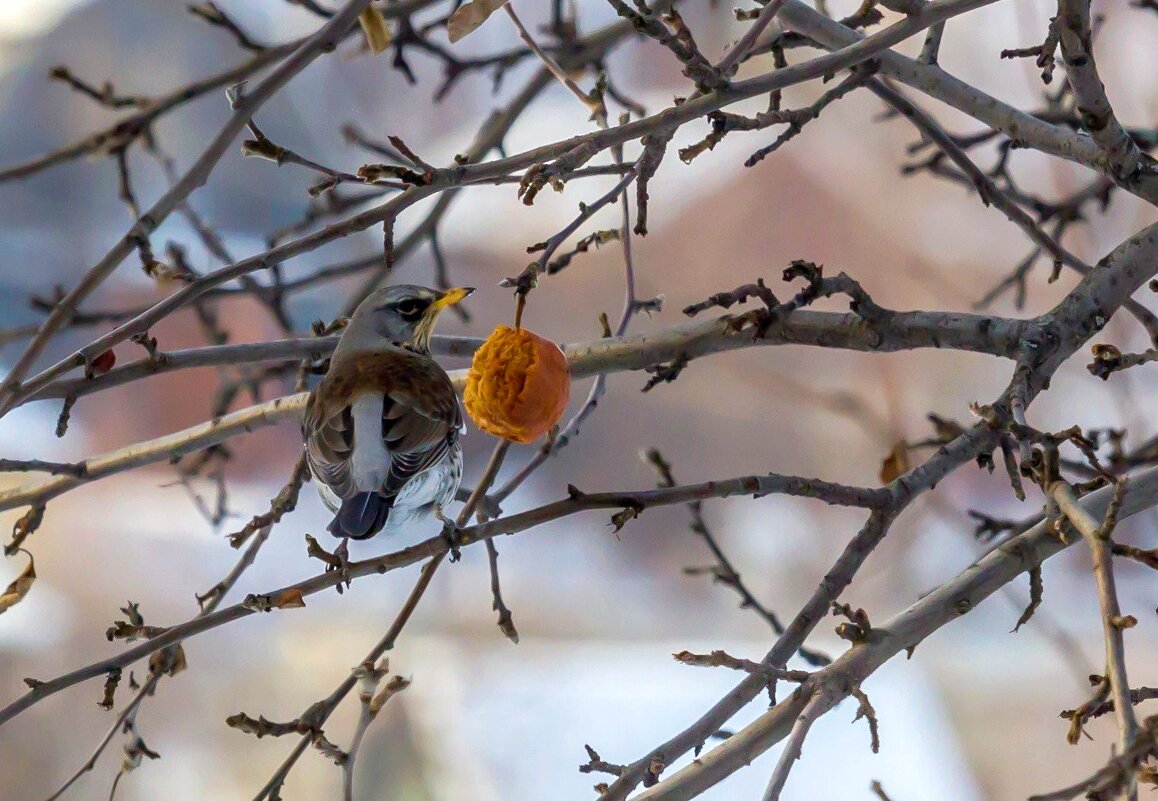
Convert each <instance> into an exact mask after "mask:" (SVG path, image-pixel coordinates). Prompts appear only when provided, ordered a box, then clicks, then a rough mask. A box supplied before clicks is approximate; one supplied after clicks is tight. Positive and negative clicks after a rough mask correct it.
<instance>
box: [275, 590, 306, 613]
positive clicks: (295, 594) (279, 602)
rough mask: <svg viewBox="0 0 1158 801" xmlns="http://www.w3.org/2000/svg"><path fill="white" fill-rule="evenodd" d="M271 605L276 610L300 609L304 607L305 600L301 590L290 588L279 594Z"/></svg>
mask: <svg viewBox="0 0 1158 801" xmlns="http://www.w3.org/2000/svg"><path fill="white" fill-rule="evenodd" d="M273 605H274V606H275V607H277V608H278V609H300V608H301V607H303V606H305V605H306V599H305V598H303V597H302V591H301V590H299V589H297V588H296V587H291V588H290V589H288V590H285V591H284V592H281V593H279V594H278V596H277V598H275V599H274V601H273Z"/></svg>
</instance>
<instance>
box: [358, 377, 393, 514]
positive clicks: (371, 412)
mask: <svg viewBox="0 0 1158 801" xmlns="http://www.w3.org/2000/svg"><path fill="white" fill-rule="evenodd" d="M383 400H384V399H383V397H382V395H381V394H380V393H377V392H363V393H362V394H360V395H358V396H357V397H355V398H354V401H353V403H351V404H350V415H351V417H352V418H353V421H354V451H353V453H352V454H351V455H350V469H351V474H352V475H353V478H354V486H355V487H356V488H357V489H358V491H359V492H374V491H376V490H377V489H378V488H380V487H381V486H382V482H384V481H385V480H386V474H387V473H388V472H389V470H390V453H389V452H388V451H387V450H386V446H385V444H384V443H383V442H382V403H383Z"/></svg>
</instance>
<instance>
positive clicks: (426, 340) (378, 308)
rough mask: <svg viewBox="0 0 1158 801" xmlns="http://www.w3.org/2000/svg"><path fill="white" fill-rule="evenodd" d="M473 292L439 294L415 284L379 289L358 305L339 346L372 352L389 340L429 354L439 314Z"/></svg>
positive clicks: (463, 288)
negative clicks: (431, 336)
mask: <svg viewBox="0 0 1158 801" xmlns="http://www.w3.org/2000/svg"><path fill="white" fill-rule="evenodd" d="M471 292H474V288H473V287H459V288H456V289H447V290H444V291H440V290H437V289H428V288H427V287H424V286H417V285H415V284H398V285H395V286H387V287H383V288H381V289H378V290H376V291H374V292H373V293H371V294H370V295H368V296H367V297H366V299H365V300H363V301H362V302H361V303H360V304H358V308H357V309H355V310H354V314H353V315H352V316H351V317H350V322H349V323H348V324H347V326H346V330H345V332H344V333H343V334H342V340H341V345H340V346H339V347H341V348H342V349H343V350H372V349H374V348H376V347H381V344H382V340H383V339H386V340H389V341H390V342H396V343H398V344H400V345H408V346H410V347H411V348H414V349H415V350H418V351H421V352H423V353H426V352H428V351H429V350H430V335H431V333H432V332H433V331H434V322H435V320H437V319H438V315H439V314H441V313H442V312H443V311H444V310H445V309H447V308H449V307H451V306H453V305H454V304H456V303H458V302H459V301H461V300H462V299H463V298H465V297H466V296H467V295H469V294H470V293H471Z"/></svg>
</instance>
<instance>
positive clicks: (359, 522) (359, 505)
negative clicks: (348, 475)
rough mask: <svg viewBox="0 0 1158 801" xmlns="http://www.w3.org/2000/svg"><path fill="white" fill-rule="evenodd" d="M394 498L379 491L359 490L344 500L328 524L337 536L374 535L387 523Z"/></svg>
mask: <svg viewBox="0 0 1158 801" xmlns="http://www.w3.org/2000/svg"><path fill="white" fill-rule="evenodd" d="M392 502H393V498H388V497H386V496H383V495H379V494H378V493H377V492H359V493H358V494H357V495H355V496H354V497H352V498H347V499H345V500H344V501H342V507H341V508H340V509H338V513H337V514H336V515H334V519H333V522H331V523H330V525H329V526H328V528H329V531H330V533H331V534H333V535H334V536H335V537H349V538H350V539H352V540H364V539H368V538H370V537H373V536H374V535H375V534H377V533H378V532H379V531H381V530H382V526H384V525H386V518H387V516H388V515H389V514H390V507H391V506H392V505H393V503H392Z"/></svg>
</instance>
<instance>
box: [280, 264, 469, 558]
mask: <svg viewBox="0 0 1158 801" xmlns="http://www.w3.org/2000/svg"><path fill="white" fill-rule="evenodd" d="M473 291H474V289H469V288H461V289H448V290H446V291H445V292H439V291H437V290H433V289H427V288H426V287H421V286H413V285H399V286H390V287H384V288H382V289H379V290H377V291H376V292H374V293H373V294H371V295H369V296H368V297H367V298H366V299H365V300H364V301H362V303H361V304H359V306H358V308H357V309H355V311H354V314H353V315H352V316H351V317H350V321H349V323H347V325H346V329H345V331H343V333H342V336H341V339H339V340H338V346H337V348H336V349H335V350H334V355H333V357H332V358H331V360H330V369H329V371H328V372H327V373H326V375H325V377H324V378H323V379H322V381H321V382H320V383H319V384H318V386H317V387H316V388H315V389H314V391H313V392H312V393H310V398H309V401H308V403H307V404H306V413H305V418H304V420H303V423H302V434H303V437H304V438H305V451H306V460H307V461H308V462H309V465H310V472H311V473H313V476H314V478H315V479H316V480H317V482H318V490H319V492H320V493H321V495H322V499H323V500H324V501H325V503H326V505H327V506H328V507H329V508H330V510H331V511H333V512H334V513H335V514H334V520H333V522H332V523H330V525H329V530H330V532H331V533H332V534H333V535H334V536H336V537H346V538H349V539H356V540H362V539H366V538H368V537H372V536H373V535H375V534H377V533H378V532H379V531H381V530H383V529H386V531H387V532H391V531H396V530H398V529H399V528H401V527H402V526H404V525H406V524H407V523H411V522H413V521H416V520H420V519H422V518H424V517H426V516H427V515H429V514H430V513H431V512H432V511H434V510H435V509H439V510H441V508H442V507H443V506H444V505H445V504H447V503H449V502H450V501H451V500H452V499H453V498H454V495H455V492H456V491H457V490H458V485H459V481H460V480H461V478H462V446H461V445H459V442H458V438H459V436H460V434H462V433H464V432H465V431H466V426H465V424H464V423H463V417H462V409H461V408H460V407H459V404H458V396H457V395H456V394H455V391H454V385H453V384H452V383H451V381H450V377H449V376H448V375H447V374H446V371H445V370H443V369H442V367H440V366H439V365H438V363H437V362H435V361H434V359H433V358H431V356H430V334H431V331H432V330H433V329H434V323H435V320H437V319H438V315H439V314H440V313H441V312H442V311H443V310H444V309H446V308H448V307H450V306H453V305H454V304H456V303H458V302H459V301H461V300H462V299H463V298H465V297H466V296H467V295H469V294H470V293H471V292H473Z"/></svg>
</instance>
